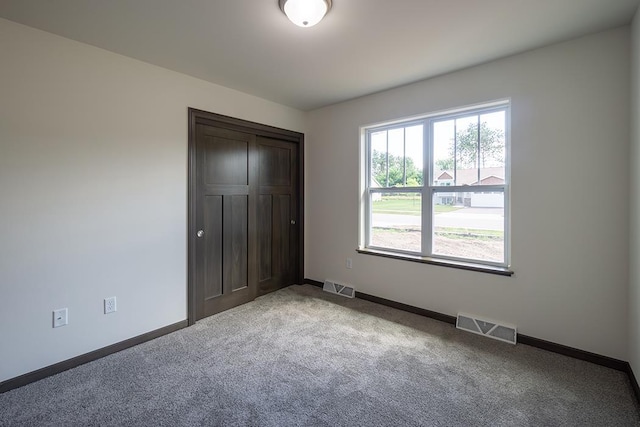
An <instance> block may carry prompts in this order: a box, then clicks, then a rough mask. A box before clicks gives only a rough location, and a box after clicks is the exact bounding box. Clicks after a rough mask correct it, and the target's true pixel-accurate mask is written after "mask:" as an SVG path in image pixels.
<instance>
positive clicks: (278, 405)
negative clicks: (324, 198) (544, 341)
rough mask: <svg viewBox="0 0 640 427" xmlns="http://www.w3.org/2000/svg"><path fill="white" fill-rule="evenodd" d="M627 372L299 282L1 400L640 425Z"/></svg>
mask: <svg viewBox="0 0 640 427" xmlns="http://www.w3.org/2000/svg"><path fill="white" fill-rule="evenodd" d="M639 413H640V412H639V411H638V405H637V403H636V401H635V399H634V398H633V396H632V391H631V388H630V385H629V381H628V379H627V377H626V375H625V374H624V373H622V372H618V371H614V370H611V369H607V368H604V367H601V366H597V365H594V364H591V363H587V362H582V361H579V360H575V359H571V358H567V357H564V356H560V355H557V354H553V353H549V352H546V351H543V350H539V349H536V348H533V347H528V346H525V345H517V346H511V345H509V344H504V343H501V342H498V341H494V340H490V339H487V338H484V337H479V336H476V335H473V334H469V333H465V332H462V331H458V330H456V329H455V328H454V327H453V326H452V325H449V324H445V323H441V322H438V321H435V320H431V319H427V318H424V317H421V316H417V315H413V314H410V313H405V312H402V311H398V310H394V309H391V308H387V307H384V306H380V305H377V304H373V303H370V302H368V301H363V300H359V299H355V300H349V299H346V298H343V297H338V296H334V295H330V294H327V293H323V292H322V291H321V290H320V289H319V288H315V287H313V286H309V285H305V286H291V287H289V288H286V289H283V290H280V291H278V292H275V293H272V294H269V295H267V296H264V297H261V298H259V299H257V300H256V301H254V302H252V303H249V304H246V305H243V306H241V307H237V308H235V309H232V310H229V311H227V312H224V313H221V314H218V315H216V316H213V317H210V318H208V319H205V320H203V321H200V322H198V324H196V325H195V326H193V327H190V328H186V329H183V330H180V331H178V332H175V333H173V334H170V335H167V336H164V337H162V338H158V339H156V340H154V341H150V342H147V343H145V344H142V345H139V346H137V347H134V348H131V349H128V350H125V351H122V352H120V353H116V354H113V355H111V356H108V357H106V358H103V359H100V360H97V361H95V362H92V363H89V364H86V365H83V366H80V367H77V368H75V369H72V370H70V371H67V372H64V373H61V374H59V375H56V376H54V377H50V378H47V379H45V380H42V381H39V382H37V383H33V384H30V385H27V386H25V387H22V388H19V389H16V390H13V391H10V392H7V393H5V394H2V395H0V425H2V426H14V425H15V426H49V425H51V426H53V425H55V426H90V425H122V426H137V425H144V426H180V425H184V426H191V425H206V426H278V427H280V426H305V425H309V426H316V425H317V426H418V425H420V426H638V425H640V418H639Z"/></svg>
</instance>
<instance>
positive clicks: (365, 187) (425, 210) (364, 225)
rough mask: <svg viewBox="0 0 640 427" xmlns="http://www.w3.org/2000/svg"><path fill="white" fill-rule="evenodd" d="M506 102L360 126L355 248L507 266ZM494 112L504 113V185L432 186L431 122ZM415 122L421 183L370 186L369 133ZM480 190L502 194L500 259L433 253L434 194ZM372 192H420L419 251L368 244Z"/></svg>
mask: <svg viewBox="0 0 640 427" xmlns="http://www.w3.org/2000/svg"><path fill="white" fill-rule="evenodd" d="M510 107H511V105H510V101H509V100H500V101H496V102H492V103H486V104H482V105H475V106H471V107H465V108H460V109H456V110H449V111H444V112H439V113H434V114H429V115H424V116H420V117H413V118H408V119H405V120H397V121H393V122H388V123H383V124H377V125H370V126H364V127H362V128H361V141H362V144H363V145H362V149H361V153H362V156H361V170H362V172H363V173H361V190H362V193H361V196H362V199H361V201H362V202H361V212H360V219H361V224H360V245H359V250H360V251H362V252H368V251H373V252H381V253H385V254H391V255H397V256H398V257H399V258H403V257H404V256H406V257H407V258H408V259H415V258H420V259H422V260H424V261H426V262H429V261H430V260H431V261H436V262H435V263H437V264H441V263H443V264H445V265H446V264H447V263H451V265H452V266H457V265H458V264H468V265H471V264H472V265H478V266H488V267H497V268H505V269H507V268H509V267H510V266H511V221H510V212H511V203H510V200H511V197H510V184H511V179H510V178H511V144H510V141H511V131H510V123H511V115H510ZM496 111H504V112H505V171H504V172H505V177H504V184H498V185H473V186H459V185H446V186H444V185H443V186H439V185H434V176H433V173H434V170H433V167H432V166H433V163H432V159H433V149H434V147H433V146H434V144H433V124H434V123H436V122H440V121H445V120H452V119H457V118H461V117H467V116H470V115H481V114H487V113H492V112H496ZM418 124H422V125H423V157H424V159H423V175H422V176H423V184H422V186H420V187H372V186H371V183H372V182H373V180H372V176H371V174H372V165H371V159H372V155H371V154H372V153H371V134H373V133H375V132H380V131H389V130H391V129H395V128H401V127H402V128H404V127H410V126H415V125H418ZM381 184H382V183H381ZM455 192H466V193H484V192H499V193H503V194H504V262H491V261H484V260H478V259H475V258H459V257H453V256H445V255H437V254H433V251H432V242H433V227H432V224H433V215H434V213H435V210H434V209H433V206H434V205H433V200H434V197H436V195H437V194H438V193H455ZM376 193H386V194H389V193H417V194H420V195H421V198H422V199H421V200H422V210H421V214H422V215H421V218H422V233H421V237H422V242H421V243H422V245H421V247H422V250H421V252H412V251H406V250H400V249H394V248H388V247H380V246H375V245H371V233H372V224H373V222H372V211H373V209H372V202H373V195H374V194H376Z"/></svg>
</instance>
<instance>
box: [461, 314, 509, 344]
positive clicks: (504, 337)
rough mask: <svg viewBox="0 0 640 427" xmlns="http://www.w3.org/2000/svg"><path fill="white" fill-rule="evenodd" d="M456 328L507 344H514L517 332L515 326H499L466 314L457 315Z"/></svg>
mask: <svg viewBox="0 0 640 427" xmlns="http://www.w3.org/2000/svg"><path fill="white" fill-rule="evenodd" d="M456 328H458V329H462V330H465V331H468V332H473V333H474V334H478V335H484V336H485V337H489V338H493V339H496V340H500V341H504V342H508V343H510V344H515V343H516V337H517V336H518V332H517V329H516V327H515V326H512V325H507V324H504V323H502V324H500V323H497V322H494V321H489V320H484V319H479V318H477V317H474V316H470V315H468V314H462V313H458V319H457V320H456Z"/></svg>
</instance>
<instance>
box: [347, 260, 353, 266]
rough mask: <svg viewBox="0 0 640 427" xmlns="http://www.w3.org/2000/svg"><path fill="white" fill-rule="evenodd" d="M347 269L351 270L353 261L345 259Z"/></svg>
mask: <svg viewBox="0 0 640 427" xmlns="http://www.w3.org/2000/svg"><path fill="white" fill-rule="evenodd" d="M346 264H347V268H353V260H352V259H351V258H347V263H346Z"/></svg>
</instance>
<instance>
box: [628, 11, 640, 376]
mask: <svg viewBox="0 0 640 427" xmlns="http://www.w3.org/2000/svg"><path fill="white" fill-rule="evenodd" d="M631 29H632V33H631V155H630V156H629V161H630V168H631V192H630V194H631V199H630V200H631V206H630V207H631V210H630V220H631V221H630V223H631V230H630V233H629V234H630V236H631V244H630V252H629V259H630V263H629V267H630V270H629V271H630V277H629V363H630V364H631V367H632V368H633V371H634V373H635V375H636V377H638V376H639V375H640V120H639V115H640V12H636V16H635V18H634V20H633V23H632V26H631Z"/></svg>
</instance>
